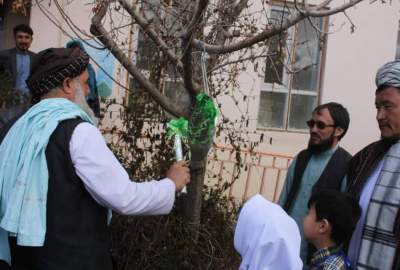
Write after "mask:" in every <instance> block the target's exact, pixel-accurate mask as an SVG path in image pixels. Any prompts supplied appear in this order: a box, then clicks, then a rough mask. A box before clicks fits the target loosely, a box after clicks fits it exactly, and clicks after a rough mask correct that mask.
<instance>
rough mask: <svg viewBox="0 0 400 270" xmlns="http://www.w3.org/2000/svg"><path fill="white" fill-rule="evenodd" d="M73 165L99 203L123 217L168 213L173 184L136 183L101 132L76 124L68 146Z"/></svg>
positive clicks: (172, 194) (170, 207)
mask: <svg viewBox="0 0 400 270" xmlns="http://www.w3.org/2000/svg"><path fill="white" fill-rule="evenodd" d="M69 149H70V153H71V159H72V163H73V165H74V167H75V171H76V173H77V175H78V176H79V177H80V178H81V179H82V181H83V183H84V185H85V187H86V189H87V191H88V192H89V193H90V194H91V196H92V197H93V199H95V200H96V201H97V202H98V203H99V204H101V205H102V206H104V207H109V208H111V209H113V210H114V211H116V212H118V213H120V214H123V215H159V214H167V213H169V212H170V211H171V209H172V206H173V204H174V200H175V184H174V182H172V180H170V179H168V178H165V179H162V180H160V181H149V182H142V183H136V182H133V181H131V180H130V179H129V176H128V174H127V172H126V171H125V169H124V168H123V167H122V166H121V164H120V163H119V161H118V160H117V158H116V157H115V156H114V154H113V153H112V152H111V150H110V149H109V148H108V146H107V145H106V143H105V141H104V138H103V136H102V134H101V133H100V131H99V130H98V129H97V128H96V127H95V126H93V125H91V124H89V123H86V122H84V123H81V124H79V125H78V126H77V127H76V128H75V130H74V132H73V134H72V137H71V141H70V145H69Z"/></svg>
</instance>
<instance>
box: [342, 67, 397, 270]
mask: <svg viewBox="0 0 400 270" xmlns="http://www.w3.org/2000/svg"><path fill="white" fill-rule="evenodd" d="M375 83H376V87H377V89H376V91H375V106H376V120H377V121H378V126H379V129H380V131H381V139H380V140H379V141H377V142H374V143H372V144H370V145H368V146H366V147H365V148H364V149H362V150H361V151H360V152H358V153H357V154H356V155H355V156H354V158H353V159H352V160H351V161H350V165H349V172H348V174H347V182H348V183H349V184H348V187H349V188H348V191H349V192H350V193H351V194H353V195H354V196H356V198H358V199H359V203H360V206H361V209H362V214H361V218H360V220H359V222H358V224H357V226H356V229H355V231H354V233H353V236H352V238H351V241H350V245H349V248H348V257H349V259H350V260H351V261H352V262H353V264H354V269H361V270H364V269H387V270H398V269H400V142H399V139H400V61H399V60H397V61H392V62H389V63H386V64H385V65H384V66H382V67H381V68H380V69H379V70H378V72H377V74H376V79H375Z"/></svg>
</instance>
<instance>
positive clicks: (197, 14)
mask: <svg viewBox="0 0 400 270" xmlns="http://www.w3.org/2000/svg"><path fill="white" fill-rule="evenodd" d="M207 6H208V0H197V1H196V8H195V11H194V12H193V18H192V20H191V21H190V22H189V24H188V26H187V27H186V32H185V33H184V34H183V36H191V35H192V33H193V31H195V30H196V29H195V28H196V26H197V25H198V24H199V22H200V20H201V18H202V16H203V13H204V11H205V10H206V8H207Z"/></svg>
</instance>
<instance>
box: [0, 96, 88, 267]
mask: <svg viewBox="0 0 400 270" xmlns="http://www.w3.org/2000/svg"><path fill="white" fill-rule="evenodd" d="M78 117H79V118H82V119H83V120H85V121H88V122H90V123H92V120H91V119H90V117H89V116H88V115H87V114H86V113H85V112H84V111H83V110H82V109H81V108H80V107H79V106H78V105H76V104H75V103H73V102H71V101H69V100H67V99H64V98H50V99H45V100H43V101H41V102H39V103H38V104H36V105H35V106H33V107H32V108H31V109H30V110H28V111H27V112H26V113H25V114H24V115H23V116H22V117H21V118H20V119H18V121H17V122H16V123H15V124H14V125H13V126H12V128H11V129H10V130H9V131H8V133H7V135H6V137H5V138H4V140H3V142H2V144H1V145H0V259H2V260H5V261H7V262H8V263H10V251H9V245H8V235H9V234H11V235H14V236H16V237H17V243H18V245H22V246H43V244H44V239H45V234H46V204H47V189H48V180H49V173H48V169H47V161H46V147H47V144H48V142H49V139H50V136H51V134H52V133H53V132H54V130H55V129H56V128H57V126H58V124H59V123H60V122H61V121H63V120H67V119H73V118H78Z"/></svg>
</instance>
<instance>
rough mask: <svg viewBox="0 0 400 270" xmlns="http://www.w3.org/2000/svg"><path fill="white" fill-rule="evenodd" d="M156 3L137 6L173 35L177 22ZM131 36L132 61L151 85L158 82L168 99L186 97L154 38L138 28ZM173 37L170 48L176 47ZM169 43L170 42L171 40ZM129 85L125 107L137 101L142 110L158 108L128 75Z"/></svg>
mask: <svg viewBox="0 0 400 270" xmlns="http://www.w3.org/2000/svg"><path fill="white" fill-rule="evenodd" d="M162 2H163V3H164V4H168V5H171V3H172V2H171V1H162ZM160 3H161V2H160V0H150V1H147V2H143V3H142V6H141V8H142V10H143V13H144V15H145V17H146V19H148V20H151V21H152V22H155V24H157V27H160V28H162V29H163V33H164V34H166V35H168V36H169V37H171V38H172V39H173V38H174V37H175V35H178V33H179V31H180V23H179V22H178V21H177V20H176V18H175V17H174V16H168V14H169V13H166V12H165V11H164V10H163V5H161V4H160ZM133 40H134V42H133V46H134V48H135V50H134V51H135V54H134V57H135V62H136V66H137V67H138V68H139V69H140V70H141V72H142V73H143V74H144V75H145V76H147V77H148V78H149V79H150V81H152V82H153V83H154V84H155V85H158V86H159V89H161V90H160V91H162V92H163V93H164V95H165V96H167V97H168V98H170V99H171V100H172V101H174V102H176V103H180V102H185V101H187V100H189V97H188V94H187V93H186V90H185V88H184V85H183V81H182V79H181V77H180V75H179V74H178V70H177V67H176V65H174V64H173V63H171V62H170V61H169V59H168V57H167V56H165V55H164V54H163V52H162V51H161V50H160V49H159V48H158V47H157V45H156V44H155V43H154V41H153V40H152V39H151V38H150V37H148V36H147V35H146V34H145V33H144V32H143V31H142V30H140V29H138V30H137V32H135V33H133ZM176 40H177V42H176V43H175V44H176V47H175V48H174V47H171V48H170V49H175V50H177V49H178V48H179V42H178V40H179V39H176ZM170 43H171V44H174V42H170ZM129 88H130V89H131V90H132V92H131V93H130V94H129V95H128V96H127V100H126V104H127V105H128V107H132V108H133V106H136V107H138V106H139V105H141V106H143V107H145V110H146V111H151V110H153V111H154V110H158V111H159V112H161V111H162V110H161V108H160V106H158V105H157V104H156V102H155V101H153V100H152V98H151V97H150V95H149V94H148V93H147V92H144V90H143V89H141V87H140V86H139V85H138V84H137V82H136V81H135V79H134V78H132V77H130V78H129ZM157 116H158V114H157ZM167 116H168V114H167ZM146 117H148V118H151V113H150V114H146Z"/></svg>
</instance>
